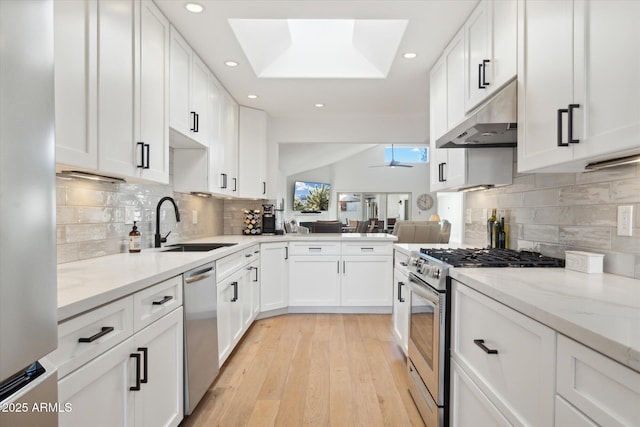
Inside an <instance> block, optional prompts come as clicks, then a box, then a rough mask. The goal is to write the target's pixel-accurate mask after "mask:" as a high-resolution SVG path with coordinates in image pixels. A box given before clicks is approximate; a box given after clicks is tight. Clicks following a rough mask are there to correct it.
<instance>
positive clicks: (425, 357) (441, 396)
mask: <svg viewBox="0 0 640 427" xmlns="http://www.w3.org/2000/svg"><path fill="white" fill-rule="evenodd" d="M409 283H410V286H411V314H410V320H409V322H410V326H409V328H410V329H409V358H408V361H407V369H408V371H409V378H410V381H409V391H410V392H411V395H412V397H413V400H414V401H415V403H416V406H417V407H418V410H419V411H420V414H421V415H422V418H423V420H424V422H425V424H426V425H427V427H432V426H433V427H436V426H439V427H444V426H446V425H447V422H446V420H447V418H448V414H447V412H448V411H447V410H446V402H447V400H448V396H447V394H448V390H447V389H448V384H447V381H446V379H447V378H448V376H447V375H446V372H447V369H448V359H449V357H448V353H447V348H448V343H447V340H448V320H447V315H446V314H447V309H446V307H447V293H446V289H444V290H437V289H434V288H433V287H431V286H430V285H429V284H428V283H427V282H425V281H424V280H422V279H421V278H420V277H419V276H417V275H416V274H414V273H410V274H409Z"/></svg>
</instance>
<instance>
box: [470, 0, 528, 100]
mask: <svg viewBox="0 0 640 427" xmlns="http://www.w3.org/2000/svg"><path fill="white" fill-rule="evenodd" d="M517 6H518V5H517V2H516V0H482V1H481V2H480V3H479V4H478V6H477V7H476V9H475V10H474V11H473V13H472V14H471V16H470V17H469V19H467V21H466V23H465V25H464V39H465V46H466V49H465V59H464V64H465V68H464V71H465V76H464V82H465V86H464V109H465V111H467V112H469V111H471V110H472V109H473V108H475V107H476V106H478V105H479V104H480V103H482V102H483V101H484V100H486V99H487V98H488V97H489V96H490V95H492V94H493V93H495V92H496V91H497V90H498V89H500V88H502V87H503V86H504V85H506V84H507V83H508V82H510V81H511V80H513V79H514V78H515V77H516V68H517V55H516V52H517V35H518V34H517V22H518V9H517Z"/></svg>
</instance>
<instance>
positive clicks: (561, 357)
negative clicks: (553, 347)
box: [556, 335, 640, 427]
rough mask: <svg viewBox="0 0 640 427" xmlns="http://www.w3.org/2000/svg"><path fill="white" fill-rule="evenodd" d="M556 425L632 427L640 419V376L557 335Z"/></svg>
mask: <svg viewBox="0 0 640 427" xmlns="http://www.w3.org/2000/svg"><path fill="white" fill-rule="evenodd" d="M557 363H558V365H557V379H556V387H557V393H558V395H559V396H561V397H558V398H557V400H565V401H566V402H565V403H564V405H561V406H558V405H556V425H557V426H560V425H569V424H559V423H558V420H563V419H578V420H581V423H582V424H571V425H572V426H573V425H603V426H604V425H606V426H620V427H622V426H630V425H635V424H636V423H637V422H638V420H640V406H639V405H638V402H640V373H638V372H635V371H633V370H631V369H629V368H627V367H625V366H622V365H621V364H619V363H617V362H615V361H613V360H611V359H609V358H608V357H606V356H603V355H601V354H600V353H597V352H595V351H593V350H591V349H590V348H588V347H585V346H584V345H582V344H580V343H577V342H575V341H573V340H571V339H569V338H567V337H565V336H563V335H559V336H558V356H557Z"/></svg>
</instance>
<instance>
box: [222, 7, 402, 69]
mask: <svg viewBox="0 0 640 427" xmlns="http://www.w3.org/2000/svg"><path fill="white" fill-rule="evenodd" d="M229 24H230V25H231V28H232V30H233V32H234V33H235V35H236V38H237V39H238V42H239V43H240V46H241V47H242V49H243V50H244V53H245V55H246V56H247V58H248V60H249V63H250V64H251V67H252V68H253V71H254V72H255V73H256V76H258V77H263V78H385V77H386V76H387V74H388V73H389V70H390V69H391V64H392V63H393V60H394V58H395V57H396V55H397V51H398V47H399V45H400V41H401V40H402V36H403V35H404V31H405V29H406V26H407V21H406V20H402V19H375V20H373V19H229Z"/></svg>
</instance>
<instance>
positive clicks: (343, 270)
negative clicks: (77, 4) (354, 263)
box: [342, 261, 347, 274]
mask: <svg viewBox="0 0 640 427" xmlns="http://www.w3.org/2000/svg"><path fill="white" fill-rule="evenodd" d="M342 274H347V261H342Z"/></svg>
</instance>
